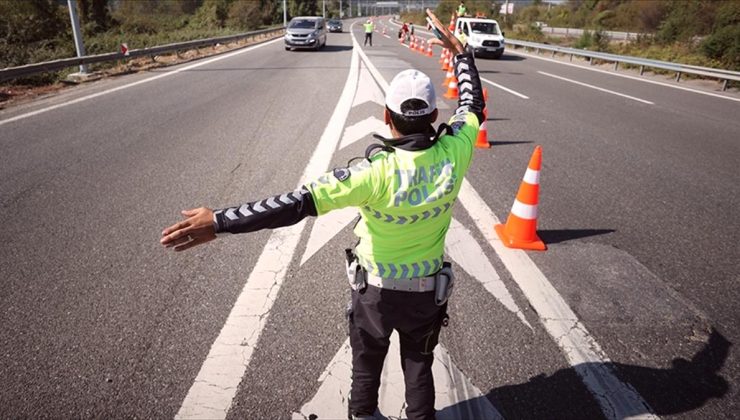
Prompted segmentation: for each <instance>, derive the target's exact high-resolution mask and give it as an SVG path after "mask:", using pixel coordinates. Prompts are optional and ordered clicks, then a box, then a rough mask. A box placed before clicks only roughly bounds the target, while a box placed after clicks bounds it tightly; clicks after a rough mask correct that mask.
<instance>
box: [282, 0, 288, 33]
mask: <svg viewBox="0 0 740 420" xmlns="http://www.w3.org/2000/svg"><path fill="white" fill-rule="evenodd" d="M285 3H286V0H283V27H287V26H288V7H287V5H286V4H285Z"/></svg>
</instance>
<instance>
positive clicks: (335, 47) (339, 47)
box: [286, 44, 352, 53]
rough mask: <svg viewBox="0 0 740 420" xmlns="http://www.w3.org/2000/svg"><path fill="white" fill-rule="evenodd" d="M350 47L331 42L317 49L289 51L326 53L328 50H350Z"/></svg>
mask: <svg viewBox="0 0 740 420" xmlns="http://www.w3.org/2000/svg"><path fill="white" fill-rule="evenodd" d="M351 49H352V46H351V45H331V44H329V45H324V48H322V49H320V50H318V51H314V50H301V49H298V50H292V51H291V52H294V53H299V52H310V53H328V52H337V51H347V50H351ZM286 52H287V51H286Z"/></svg>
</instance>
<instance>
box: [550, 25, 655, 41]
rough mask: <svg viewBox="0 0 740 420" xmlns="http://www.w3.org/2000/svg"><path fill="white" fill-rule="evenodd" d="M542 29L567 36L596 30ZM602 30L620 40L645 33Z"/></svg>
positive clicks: (633, 37) (612, 37)
mask: <svg viewBox="0 0 740 420" xmlns="http://www.w3.org/2000/svg"><path fill="white" fill-rule="evenodd" d="M540 31H542V33H543V34H550V35H565V36H581V35H583V31H589V32H594V30H593V29H578V28H555V27H552V26H543V27H540ZM601 32H602V33H603V34H605V35H606V36H608V37H609V38H610V39H619V40H631V39H637V37H638V36H640V35H645V34H643V33H640V32H619V31H601Z"/></svg>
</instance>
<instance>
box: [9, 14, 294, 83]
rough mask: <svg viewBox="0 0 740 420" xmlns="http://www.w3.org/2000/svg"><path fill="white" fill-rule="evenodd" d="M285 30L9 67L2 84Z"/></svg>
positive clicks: (264, 31) (264, 30)
mask: <svg viewBox="0 0 740 420" xmlns="http://www.w3.org/2000/svg"><path fill="white" fill-rule="evenodd" d="M284 30H285V28H283V27H282V26H280V27H277V28H268V29H262V30H259V31H252V32H246V33H243V34H237V35H225V36H219V37H215V38H207V39H197V40H194V41H186V42H178V43H174V44H167V45H160V46H156V47H151V48H141V49H137V50H130V51H128V53H127V54H123V53H121V52H115V53H106V54H97V55H88V56H84V57H73V58H63V59H60V60H53V61H45V62H43V63H35V64H28V65H25V66H18V67H8V68H5V69H0V82H4V81H6V80H11V79H16V78H18V77H23V76H30V75H32V74H37V73H44V72H49V71H56V70H61V69H64V68H67V67H74V66H79V65H81V64H93V63H102V62H105V61H115V60H125V59H127V58H133V57H141V56H154V55H157V54H163V53H168V52H174V51H181V50H188V49H192V48H198V47H203V46H208V45H216V44H226V43H229V42H234V41H239V40H242V39H249V38H253V37H254V38H256V37H259V36H263V35H268V34H273V33H280V32H283V31H284Z"/></svg>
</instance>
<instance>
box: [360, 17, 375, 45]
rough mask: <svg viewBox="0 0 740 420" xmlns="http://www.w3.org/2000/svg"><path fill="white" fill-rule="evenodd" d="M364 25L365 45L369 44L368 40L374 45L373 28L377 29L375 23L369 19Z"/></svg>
mask: <svg viewBox="0 0 740 420" xmlns="http://www.w3.org/2000/svg"><path fill="white" fill-rule="evenodd" d="M362 26H364V27H365V43H364V44H363V45H367V42H368V40H369V41H370V46H371V47H372V46H373V30H374V29H375V25H373V21H372V20H370V19H368V20H367V22H365V23H364V24H363V25H362Z"/></svg>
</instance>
